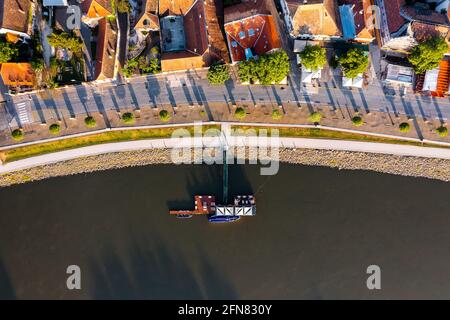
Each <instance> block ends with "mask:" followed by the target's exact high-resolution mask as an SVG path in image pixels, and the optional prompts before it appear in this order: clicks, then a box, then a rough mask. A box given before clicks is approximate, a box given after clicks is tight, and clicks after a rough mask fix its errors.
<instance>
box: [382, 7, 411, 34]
mask: <svg viewBox="0 0 450 320" xmlns="http://www.w3.org/2000/svg"><path fill="white" fill-rule="evenodd" d="M383 2H384V7H385V8H386V16H387V22H388V28H389V32H390V33H394V32H396V31H398V30H399V29H400V28H401V27H402V26H403V25H404V24H405V22H406V20H405V18H403V17H402V16H401V15H400V8H401V6H403V5H404V4H405V0H383Z"/></svg>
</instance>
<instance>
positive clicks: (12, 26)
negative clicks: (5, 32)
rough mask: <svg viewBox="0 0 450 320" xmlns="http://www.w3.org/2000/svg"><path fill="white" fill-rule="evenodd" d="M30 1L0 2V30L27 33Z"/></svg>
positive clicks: (12, 0)
mask: <svg viewBox="0 0 450 320" xmlns="http://www.w3.org/2000/svg"><path fill="white" fill-rule="evenodd" d="M30 7H31V1H30V0H0V28H5V29H9V30H13V31H17V32H23V33H27V31H28V13H29V11H30Z"/></svg>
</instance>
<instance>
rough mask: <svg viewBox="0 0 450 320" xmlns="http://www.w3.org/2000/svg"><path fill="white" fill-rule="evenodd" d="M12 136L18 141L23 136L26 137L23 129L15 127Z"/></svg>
mask: <svg viewBox="0 0 450 320" xmlns="http://www.w3.org/2000/svg"><path fill="white" fill-rule="evenodd" d="M11 136H12V138H13V139H14V140H16V141H20V140H23V138H24V134H23V131H22V129H15V130H13V132H12V133H11Z"/></svg>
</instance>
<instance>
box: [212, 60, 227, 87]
mask: <svg viewBox="0 0 450 320" xmlns="http://www.w3.org/2000/svg"><path fill="white" fill-rule="evenodd" d="M207 77H208V80H209V82H210V83H211V84H224V83H225V81H227V80H228V79H230V71H229V68H228V66H227V65H226V64H218V63H215V64H213V65H212V66H211V67H209V70H208V75H207Z"/></svg>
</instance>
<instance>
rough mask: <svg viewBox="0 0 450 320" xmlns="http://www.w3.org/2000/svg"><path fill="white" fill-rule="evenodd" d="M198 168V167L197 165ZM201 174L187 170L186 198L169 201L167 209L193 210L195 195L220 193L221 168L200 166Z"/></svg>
mask: <svg viewBox="0 0 450 320" xmlns="http://www.w3.org/2000/svg"><path fill="white" fill-rule="evenodd" d="M198 166H200V165H198ZM194 169H195V168H194ZM201 169H202V170H201V172H200V171H198V170H189V171H188V173H186V175H185V177H184V179H183V180H184V181H186V184H185V190H186V193H185V194H186V196H185V197H183V199H176V200H175V199H170V200H168V201H167V207H169V208H170V209H171V210H185V209H189V210H190V209H193V203H194V196H195V195H214V194H218V192H220V190H221V189H220V186H221V181H222V180H219V179H221V176H220V170H221V167H220V166H217V165H211V166H207V165H201Z"/></svg>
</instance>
